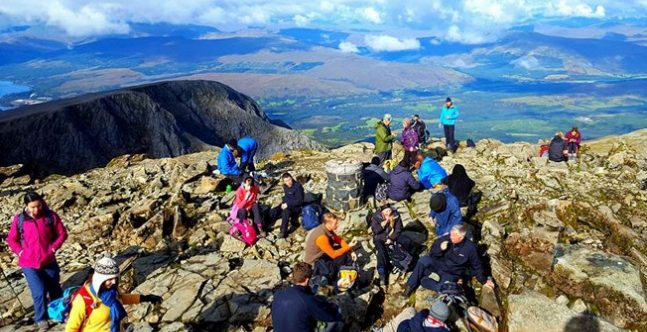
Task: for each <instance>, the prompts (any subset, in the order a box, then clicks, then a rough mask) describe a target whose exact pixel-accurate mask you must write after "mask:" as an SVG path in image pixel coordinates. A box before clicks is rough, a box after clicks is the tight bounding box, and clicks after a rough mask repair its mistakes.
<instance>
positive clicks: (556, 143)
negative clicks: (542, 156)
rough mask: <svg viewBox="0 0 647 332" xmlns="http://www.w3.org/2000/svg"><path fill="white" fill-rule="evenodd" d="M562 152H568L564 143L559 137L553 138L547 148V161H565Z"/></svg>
mask: <svg viewBox="0 0 647 332" xmlns="http://www.w3.org/2000/svg"><path fill="white" fill-rule="evenodd" d="M564 150H568V148H567V146H566V141H565V140H564V139H562V138H561V137H559V136H555V137H553V140H552V141H550V146H549V147H548V159H549V160H551V161H566V157H565V156H564Z"/></svg>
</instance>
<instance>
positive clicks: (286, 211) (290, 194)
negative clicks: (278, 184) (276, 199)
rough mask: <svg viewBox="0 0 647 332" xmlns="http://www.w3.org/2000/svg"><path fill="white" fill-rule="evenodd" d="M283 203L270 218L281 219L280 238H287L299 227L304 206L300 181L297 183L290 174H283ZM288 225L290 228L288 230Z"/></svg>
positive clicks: (272, 211)
mask: <svg viewBox="0 0 647 332" xmlns="http://www.w3.org/2000/svg"><path fill="white" fill-rule="evenodd" d="M281 178H282V179H283V201H282V202H281V205H279V206H277V207H275V208H273V209H272V210H271V211H270V218H271V219H272V220H276V219H277V218H278V217H279V216H280V217H281V232H280V233H279V237H280V238H285V237H287V236H288V234H290V233H292V232H293V231H295V230H296V229H297V227H299V220H298V219H299V214H300V213H301V206H302V205H303V198H304V191H303V186H302V185H301V183H299V181H295V180H294V178H293V177H292V175H291V174H290V173H287V172H286V173H283V175H282V176H281ZM288 225H290V227H289V228H288Z"/></svg>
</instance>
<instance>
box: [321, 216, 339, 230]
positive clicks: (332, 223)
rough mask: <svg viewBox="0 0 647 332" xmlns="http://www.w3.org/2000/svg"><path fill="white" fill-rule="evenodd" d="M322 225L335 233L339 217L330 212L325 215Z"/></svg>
mask: <svg viewBox="0 0 647 332" xmlns="http://www.w3.org/2000/svg"><path fill="white" fill-rule="evenodd" d="M322 223H323V225H324V227H325V228H326V229H327V230H329V231H332V232H334V231H336V230H337V226H338V225H339V217H337V216H336V215H335V214H333V213H330V212H328V213H324V215H323V221H322Z"/></svg>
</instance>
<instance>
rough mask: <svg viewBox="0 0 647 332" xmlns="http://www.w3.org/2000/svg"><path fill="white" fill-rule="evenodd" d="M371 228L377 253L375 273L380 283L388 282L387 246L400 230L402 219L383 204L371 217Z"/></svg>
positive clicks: (389, 268) (396, 237) (386, 283)
mask: <svg viewBox="0 0 647 332" xmlns="http://www.w3.org/2000/svg"><path fill="white" fill-rule="evenodd" d="M371 230H372V231H373V243H374V244H375V251H376V254H377V273H378V274H379V276H380V284H382V286H387V285H388V284H389V281H388V275H389V272H390V271H391V266H390V265H391V264H390V263H389V254H388V251H387V246H389V245H392V244H394V243H395V242H396V240H397V239H398V236H400V233H401V232H402V219H401V218H400V216H399V215H398V214H397V212H396V211H395V210H394V209H393V208H392V207H391V206H390V205H388V204H387V205H385V206H383V207H382V208H381V209H380V210H379V211H376V212H375V214H373V216H372V217H371Z"/></svg>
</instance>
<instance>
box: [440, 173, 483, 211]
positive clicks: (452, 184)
mask: <svg viewBox="0 0 647 332" xmlns="http://www.w3.org/2000/svg"><path fill="white" fill-rule="evenodd" d="M442 183H443V184H444V185H446V186H447V189H449V192H450V193H452V195H454V196H455V197H456V198H457V199H458V201H459V202H460V206H467V205H468V198H469V196H470V194H471V193H472V189H473V188H474V185H476V183H475V182H474V180H472V179H470V177H469V176H468V175H467V171H466V170H465V167H464V166H463V165H461V164H456V165H454V169H453V170H452V174H450V175H449V176H447V177H446V178H445V179H443V181H442Z"/></svg>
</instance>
